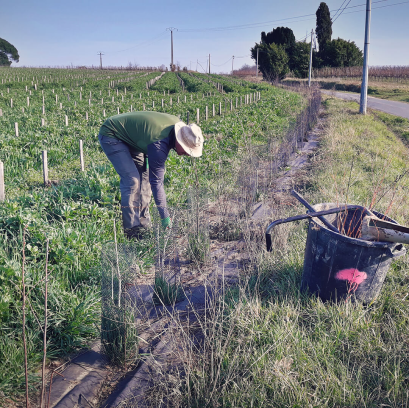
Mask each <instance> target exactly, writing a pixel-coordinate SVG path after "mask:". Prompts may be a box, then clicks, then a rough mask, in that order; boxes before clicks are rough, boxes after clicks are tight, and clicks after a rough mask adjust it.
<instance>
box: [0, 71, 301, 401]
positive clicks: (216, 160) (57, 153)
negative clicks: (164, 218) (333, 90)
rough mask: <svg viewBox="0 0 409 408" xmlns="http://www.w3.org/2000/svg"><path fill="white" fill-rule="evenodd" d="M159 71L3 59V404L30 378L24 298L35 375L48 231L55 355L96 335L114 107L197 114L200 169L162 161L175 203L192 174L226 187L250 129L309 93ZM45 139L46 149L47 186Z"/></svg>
mask: <svg viewBox="0 0 409 408" xmlns="http://www.w3.org/2000/svg"><path fill="white" fill-rule="evenodd" d="M160 75H161V73H160V72H151V73H142V72H137V73H135V72H125V73H124V72H115V71H109V72H108V71H107V72H105V71H102V72H99V71H92V72H88V71H79V70H52V69H1V70H0V79H1V84H0V109H1V111H0V161H1V162H2V163H3V165H4V184H5V200H4V202H0V405H1V401H2V398H6V397H10V396H12V395H16V394H18V393H23V392H24V388H25V385H24V384H25V377H24V346H23V336H22V333H23V301H25V302H24V303H25V305H24V307H25V315H26V317H25V318H26V321H25V330H26V343H27V361H28V366H29V371H28V378H29V390H30V392H35V389H36V387H38V383H39V375H38V373H39V371H38V368H39V364H40V362H41V359H42V347H43V345H42V338H43V332H42V330H43V329H42V327H43V325H44V303H45V290H44V284H45V282H44V277H45V266H46V242H47V240H49V254H48V273H49V275H50V278H49V286H48V326H47V327H48V329H47V338H48V344H47V357H48V359H49V360H51V359H54V358H57V357H61V356H64V355H66V354H67V353H69V352H71V351H73V350H76V349H78V348H80V347H83V346H84V345H86V344H87V343H88V342H89V341H90V340H91V339H93V338H97V337H98V336H99V324H100V323H99V320H100V294H99V284H100V270H99V266H100V252H101V248H102V245H103V244H104V243H105V242H108V241H112V240H113V237H114V220H116V225H117V231H116V232H117V236H118V240H119V241H125V238H124V237H123V235H122V228H121V227H120V223H121V222H120V219H121V217H120V201H119V200H120V191H119V178H118V176H117V174H116V173H115V171H114V169H113V167H112V166H111V164H110V163H109V162H108V160H107V159H106V157H105V155H104V153H103V152H102V150H101V148H100V146H99V142H98V139H97V135H98V131H99V127H100V126H101V124H102V123H103V121H104V120H105V119H106V118H107V117H109V116H112V115H115V114H117V113H123V112H129V111H137V110H155V111H159V112H167V113H171V114H174V115H179V116H180V118H181V119H182V120H184V121H186V120H187V117H188V114H189V120H190V121H191V122H197V121H199V125H200V126H201V127H202V130H203V134H204V135H205V146H204V154H203V156H202V157H201V158H200V159H198V160H196V161H195V162H194V166H195V172H192V165H193V161H192V160H191V159H190V158H186V157H179V156H176V154H174V153H171V155H170V156H169V158H168V161H167V173H166V179H165V189H166V192H167V195H168V203H169V205H176V204H179V203H180V202H184V200H186V189H187V187H188V186H189V185H190V184H192V183H193V179H195V181H196V182H197V181H199V182H200V184H201V185H203V186H204V187H206V188H207V189H208V191H209V194H210V195H211V194H213V193H214V192H215V191H220V189H223V188H229V186H224V185H220V183H218V175H219V172H220V169H221V167H222V168H223V171H224V172H229V169H233V168H234V166H233V165H232V164H234V163H235V162H239V161H240V160H241V159H242V158H243V155H244V154H245V150H244V149H243V146H244V145H245V143H248V135H249V134H251V142H252V143H255V144H261V143H267V140H268V139H271V138H275V139H277V140H278V139H280V138H281V137H282V135H283V133H284V131H285V130H286V129H287V128H288V126H289V125H290V123H291V121H292V119H293V117H294V115H295V113H297V112H299V111H300V109H301V108H302V105H303V103H304V102H303V100H302V98H301V97H300V96H299V95H296V94H294V93H289V92H286V91H283V90H280V89H275V88H272V87H270V86H268V85H254V84H250V83H245V82H242V81H240V82H238V81H232V80H228V79H226V78H223V77H218V76H212V75H210V76H209V75H199V74H189V73H178V74H176V73H170V72H169V73H166V74H165V75H163V76H161V78H160V79H158V80H157V81H156V82H154V81H155V78H157V77H159V76H160ZM177 75H178V76H179V78H178V76H177ZM151 80H153V81H151ZM209 81H210V82H209ZM148 83H149V84H148ZM182 83H183V87H184V90H183V87H182ZM222 86H223V89H222ZM80 140H81V141H82V142H83V157H84V164H85V168H84V171H82V170H81V163H80V152H79V145H80ZM43 151H47V156H48V169H49V177H48V178H49V180H50V182H49V183H48V184H47V186H45V185H44V182H43V161H42V152H43ZM231 171H233V170H231ZM233 176H234V175H232V178H233ZM0 183H1V180H0ZM0 191H1V190H0ZM154 211H156V209H155V208H154V207H153V208H152V209H151V212H152V213H153V212H154ZM23 250H24V255H23ZM152 251H153V248H146V245H144V244H143V243H141V244H140V252H141V259H142V263H143V265H145V266H149V265H151V264H152V261H153V255H152ZM23 256H24V261H23ZM23 265H24V269H23ZM23 272H24V274H23ZM23 277H24V283H25V291H26V296H25V297H24V296H23V292H22V291H23ZM37 389H38V388H37Z"/></svg>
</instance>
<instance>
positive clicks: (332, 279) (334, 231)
mask: <svg viewBox="0 0 409 408" xmlns="http://www.w3.org/2000/svg"><path fill="white" fill-rule="evenodd" d="M292 195H293V196H295V197H296V198H297V199H298V200H299V201H300V202H302V203H303V204H304V205H305V206H306V207H307V208H308V210H309V212H308V213H307V214H303V215H298V216H295V217H290V218H286V219H281V220H276V221H274V222H272V223H271V224H270V225H269V226H268V228H267V231H266V243H267V250H269V251H271V250H272V239H271V234H272V230H273V228H274V227H275V226H276V225H278V224H283V223H287V222H291V221H297V220H302V219H309V228H308V234H307V242H306V248H305V255H304V268H303V275H302V280H301V289H302V290H305V289H308V290H309V291H310V293H317V294H318V295H319V296H320V298H321V299H322V300H335V299H336V300H342V299H348V298H350V297H351V296H352V295H354V298H356V299H357V300H360V301H362V302H364V303H369V302H371V301H372V300H373V299H374V298H375V297H376V296H377V295H378V294H379V293H380V290H381V288H382V285H383V281H384V279H385V277H386V274H387V271H388V269H389V266H390V264H391V262H392V260H393V259H394V258H396V257H398V256H401V255H404V254H405V253H406V250H405V248H404V247H403V245H402V243H399V242H402V240H403V239H406V236H405V235H402V234H407V232H406V227H403V226H400V225H398V224H397V223H396V221H394V220H393V219H391V218H389V217H387V216H386V215H384V214H381V213H378V212H377V211H369V210H368V209H367V208H365V207H362V206H359V205H346V204H341V205H340V204H335V203H321V204H316V205H314V206H311V205H310V204H308V203H307V202H306V201H305V200H304V199H303V198H302V197H301V196H300V195H299V194H298V193H296V192H295V191H293V192H292ZM364 224H367V225H368V227H369V228H372V230H370V229H365V228H366V227H365V225H364ZM335 225H337V226H338V228H337V227H336V226H335ZM382 228H383V229H386V230H387V231H389V233H388V234H384V235H382V234H381V233H380V229H382ZM391 231H392V233H391ZM361 233H363V234H364V235H363V239H362V238H361V239H359V238H358V237H359V236H361ZM398 233H399V234H398ZM386 235H387V236H386ZM383 236H385V237H386V238H388V241H385V242H384V241H381V242H379V241H378V240H379V238H381V237H383ZM392 240H396V241H398V242H396V241H392ZM391 241H392V242H391Z"/></svg>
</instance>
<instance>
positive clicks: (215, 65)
mask: <svg viewBox="0 0 409 408" xmlns="http://www.w3.org/2000/svg"><path fill="white" fill-rule="evenodd" d="M230 61H231V57H230V58H229V59H228V60H227V61H226V62H224V63H223V64H211V65H213V66H214V67H221V66H223V65H226V64H227V63H228V62H230Z"/></svg>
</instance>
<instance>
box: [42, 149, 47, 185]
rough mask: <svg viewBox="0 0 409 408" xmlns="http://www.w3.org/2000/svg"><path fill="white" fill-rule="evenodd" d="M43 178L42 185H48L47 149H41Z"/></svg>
mask: <svg viewBox="0 0 409 408" xmlns="http://www.w3.org/2000/svg"><path fill="white" fill-rule="evenodd" d="M42 156H43V178H44V185H45V186H47V185H48V158H47V150H43V153H42Z"/></svg>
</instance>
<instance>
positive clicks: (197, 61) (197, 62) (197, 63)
mask: <svg viewBox="0 0 409 408" xmlns="http://www.w3.org/2000/svg"><path fill="white" fill-rule="evenodd" d="M198 65H199V60H196V72H197V66H198Z"/></svg>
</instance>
